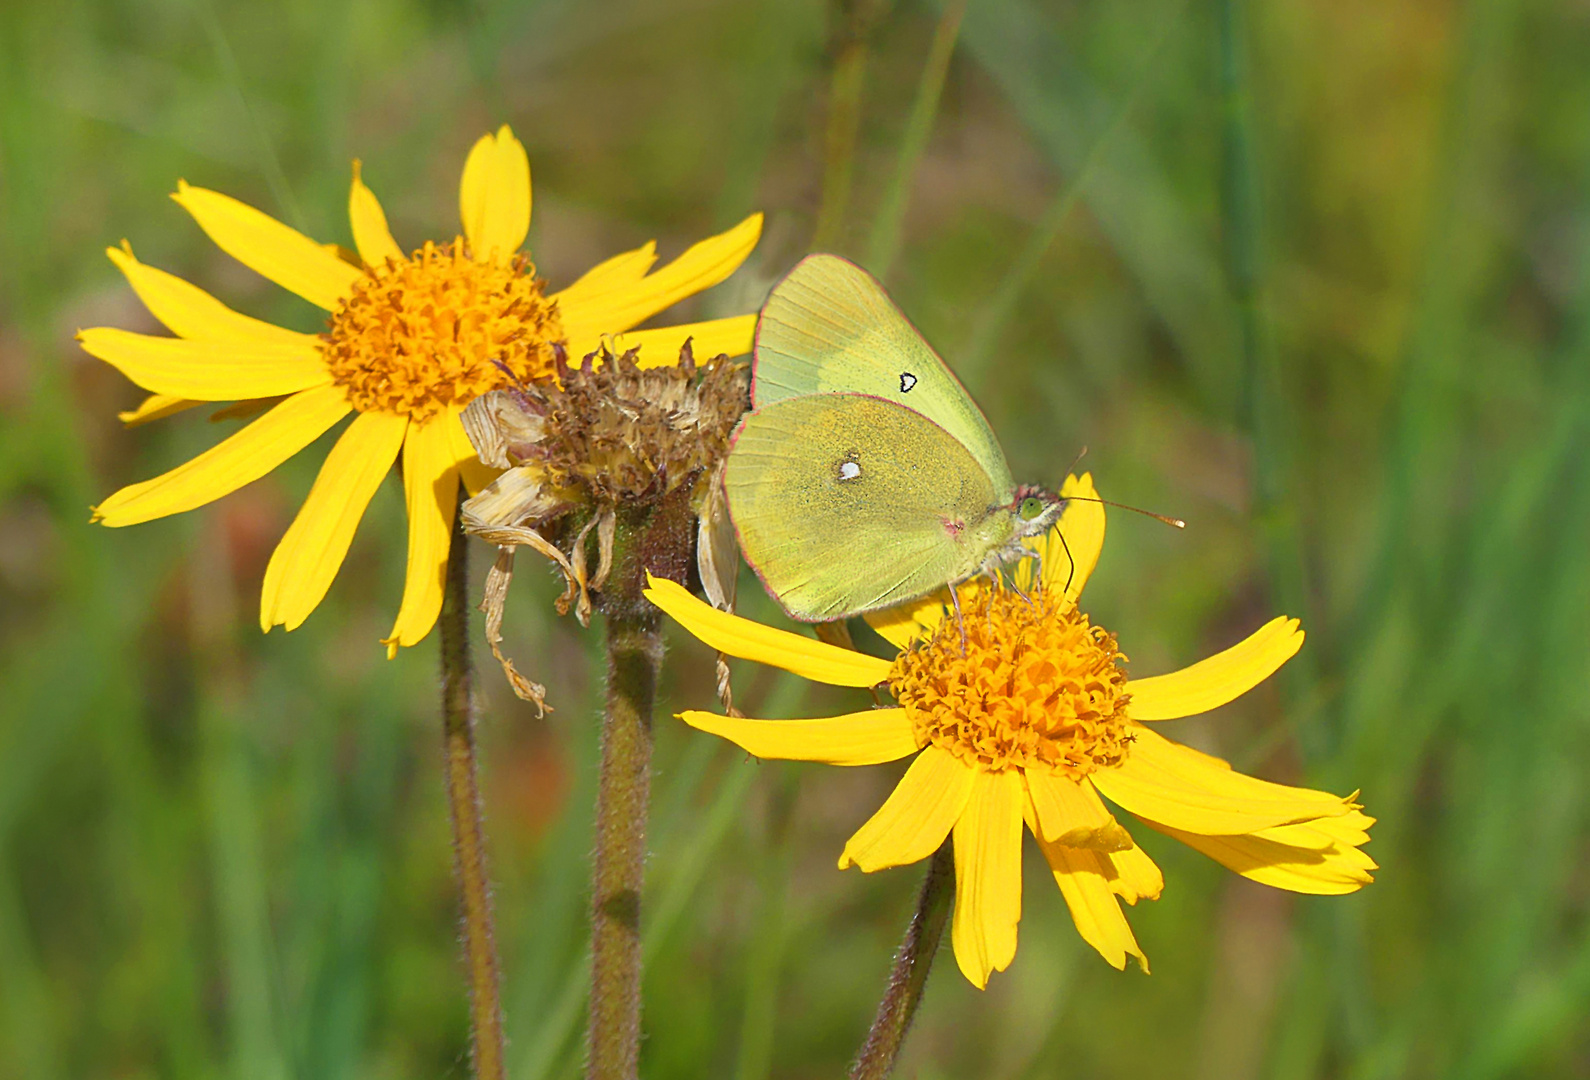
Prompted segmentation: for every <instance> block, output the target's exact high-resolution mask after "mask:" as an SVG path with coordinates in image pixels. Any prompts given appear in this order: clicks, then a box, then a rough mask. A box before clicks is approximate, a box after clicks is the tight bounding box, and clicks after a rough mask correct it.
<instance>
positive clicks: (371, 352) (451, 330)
mask: <svg viewBox="0 0 1590 1080" xmlns="http://www.w3.org/2000/svg"><path fill="white" fill-rule="evenodd" d="M545 284H546V283H545V282H544V281H543V280H542V279H540V278H538V277H536V269H535V265H534V264H533V263H532V262H531V261H530V260H529V258H528V257H527V256H525V255H524V254H522V253H521V254H519V255H516V256H514V258H513V259H511V260H509V261H506V262H500V263H499V262H477V261H476V260H475V259H473V258H472V257H471V256H470V253H469V250H468V247H467V245H466V243H465V241H464V240H463V239H462V238H459V239H456V240H454V241H452V242H451V243H447V244H441V245H437V244H435V243H433V242H429V241H427V242H426V244H425V246H424V247H422V248H419V249H418V250H416V251H415V252H414V253H413V254H412V255H411V256H409V258H407V259H388V260H387V261H386V262H385V263H384V264H380V265H376V266H371V267H368V268H367V270H366V272H365V273H364V274H363V275H362V276H360V277H359V278H356V279H355V280H354V283H353V287H352V288H351V289H350V290H349V293H348V295H347V296H346V297H345V298H344V299H343V301H342V303H341V304H340V305H339V306H338V308H337V310H336V311H334V312H333V313H332V315H331V318H330V320H329V326H328V329H327V330H326V332H325V333H324V334H322V335H321V340H322V341H323V343H324V344H323V353H324V355H325V358H326V363H327V365H328V366H329V367H330V369H331V374H332V378H333V380H335V381H336V382H337V383H339V384H341V385H342V386H344V387H346V388H347V391H348V400H349V402H350V403H351V404H352V405H353V407H354V408H355V409H358V410H359V411H360V412H384V413H392V414H397V415H403V416H407V417H409V419H411V420H415V421H424V420H427V419H429V418H430V417H432V416H435V415H437V414H438V413H440V412H442V411H443V410H444V409H447V408H448V407H450V406H462V405H466V404H468V403H469V402H470V401H473V400H474V399H475V398H477V397H479V396H480V395H481V394H484V393H486V392H487V391H490V390H495V389H498V388H501V387H504V386H509V385H513V384H514V383H515V382H529V381H531V380H533V379H536V378H539V377H542V376H545V375H547V374H548V373H549V372H550V371H551V370H552V366H553V346H554V345H555V344H556V343H558V342H560V341H561V340H562V339H563V336H564V334H563V326H562V321H561V319H560V318H559V314H558V306H557V302H556V301H554V300H549V299H548V298H547V297H546V295H545Z"/></svg>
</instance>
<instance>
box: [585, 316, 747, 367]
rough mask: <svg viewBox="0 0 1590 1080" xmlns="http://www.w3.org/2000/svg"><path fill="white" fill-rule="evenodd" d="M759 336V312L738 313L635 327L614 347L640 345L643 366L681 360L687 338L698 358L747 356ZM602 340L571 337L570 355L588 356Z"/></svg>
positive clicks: (622, 348)
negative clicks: (654, 327)
mask: <svg viewBox="0 0 1590 1080" xmlns="http://www.w3.org/2000/svg"><path fill="white" fill-rule="evenodd" d="M755 336H756V316H755V315H736V316H734V317H733V318H728V319H709V320H707V321H706V322H698V323H682V324H680V325H679V326H664V327H661V328H660V329H657V330H631V331H629V332H628V333H627V334H619V335H617V336H616V337H614V339H613V351H614V352H618V353H623V352H626V351H628V350H630V349H639V350H640V357H639V360H638V363H639V364H640V366H641V367H643V368H649V367H671V366H673V365H675V364H677V363H679V350H680V349H681V348H683V347H684V344H685V342H686V341H687V340H688V341H689V342H690V350H691V352H692V353H693V354H694V355H695V358H696V359H697V360H698V361H706V360H711V359H712V358H713V357H715V356H721V355H725V354H726V355H728V356H744V355H745V354H746V353H748V352H750V351H751V339H752V338H753V337H755ZM600 344H601V341H600V339H595V340H591V341H575V340H573V339H570V341H569V355H570V356H584V355H585V354H586V353H588V352H591V351H592V350H594V349H595V348H596V347H597V346H598V345H600Z"/></svg>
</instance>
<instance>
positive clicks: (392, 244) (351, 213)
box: [348, 160, 404, 266]
mask: <svg viewBox="0 0 1590 1080" xmlns="http://www.w3.org/2000/svg"><path fill="white" fill-rule="evenodd" d="M348 221H349V222H350V223H351V224H352V225H353V243H354V246H355V247H357V248H358V249H359V258H361V259H363V260H364V264H365V265H366V266H385V265H386V261H387V260H388V259H394V260H397V261H399V262H401V261H402V260H403V258H404V255H403V249H402V248H400V247H398V244H397V241H396V240H394V239H392V230H391V229H388V228H387V225H386V211H385V210H382V209H381V200H379V199H377V198H376V197H375V192H373V191H371V190H370V189H369V188H367V187H365V186H364V180H363V179H361V178H360V176H359V162H358V161H357V160H355V161H354V163H353V185H352V188H351V189H350V190H349V192H348Z"/></svg>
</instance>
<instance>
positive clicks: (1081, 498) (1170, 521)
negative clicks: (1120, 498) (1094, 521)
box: [1060, 495, 1187, 529]
mask: <svg viewBox="0 0 1590 1080" xmlns="http://www.w3.org/2000/svg"><path fill="white" fill-rule="evenodd" d="M1060 499H1061V501H1062V502H1070V501H1071V500H1072V499H1075V500H1076V501H1077V502H1096V503H1102V504H1104V505H1105V506H1113V507H1115V508H1116V509H1117V510H1130V511H1131V512H1132V513H1134V514H1142V515H1143V516H1144V517H1151V518H1153V519H1154V520H1155V521H1162V522H1164V523H1165V524H1166V525H1169V526H1171V527H1172V528H1175V529H1185V528H1186V527H1187V523H1186V522H1185V521H1183V520H1182V519H1181V518H1178V517H1171V516H1170V515H1169V514H1156V513H1154V511H1152V510H1144V509H1143V508H1142V507H1141V506H1128V505H1126V504H1125V503H1118V502H1111V501H1110V500H1109V499H1100V498H1096V497H1095V496H1092V495H1062V496H1060Z"/></svg>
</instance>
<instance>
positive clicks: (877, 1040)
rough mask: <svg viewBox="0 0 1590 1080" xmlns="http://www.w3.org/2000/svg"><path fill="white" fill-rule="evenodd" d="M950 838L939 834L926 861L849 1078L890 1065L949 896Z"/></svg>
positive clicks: (879, 1078) (873, 1074)
mask: <svg viewBox="0 0 1590 1080" xmlns="http://www.w3.org/2000/svg"><path fill="white" fill-rule="evenodd" d="M950 843H951V842H950V841H949V840H945V841H944V843H943V844H941V845H940V846H939V849H938V851H936V852H934V854H933V859H932V861H931V862H930V863H928V872H927V878H926V879H925V880H924V881H923V882H922V891H921V892H920V893H918V894H917V901H916V911H915V912H914V913H913V914H912V915H911V923H910V925H909V926H907V927H906V931H905V940H904V941H902V942H900V948H899V949H898V950H896V951H895V954H894V966H893V967H892V968H890V970H889V986H888V989H886V990H885V991H884V992H883V1000H882V1001H880V1002H878V1015H877V1017H876V1018H874V1020H873V1021H872V1030H871V1031H868V1032H867V1041H866V1042H865V1043H863V1044H862V1047H861V1053H859V1054H858V1055H856V1060H855V1062H854V1063H853V1064H852V1065H851V1066H850V1080H884V1077H887V1076H888V1075H889V1074H890V1073H891V1072H893V1071H894V1063H895V1060H896V1059H897V1058H898V1057H899V1056H900V1046H901V1044H903V1043H904V1042H905V1034H906V1032H907V1031H909V1030H910V1029H911V1021H912V1020H913V1019H915V1018H916V1009H917V1006H918V1005H919V1004H921V1002H922V989H923V987H925V986H926V985H927V977H928V972H929V971H931V970H932V967H933V955H934V953H936V952H938V949H939V940H940V939H941V938H942V937H943V936H944V924H945V922H946V921H947V920H948V918H949V913H950V898H951V896H953V895H954V892H955V856H954V852H953V849H952V848H951V846H950Z"/></svg>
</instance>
